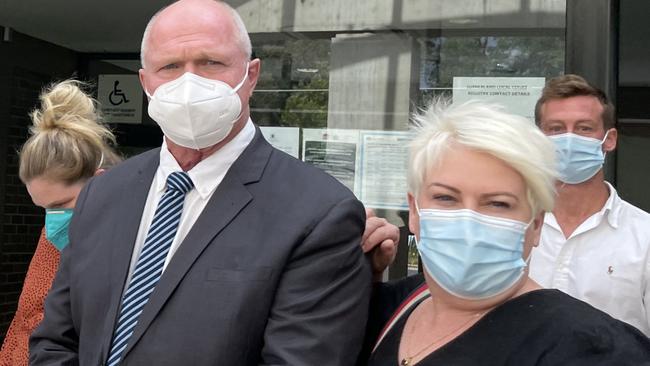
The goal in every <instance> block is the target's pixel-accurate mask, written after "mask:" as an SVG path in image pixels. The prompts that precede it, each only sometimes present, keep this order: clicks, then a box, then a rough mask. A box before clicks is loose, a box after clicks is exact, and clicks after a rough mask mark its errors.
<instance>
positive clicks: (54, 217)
mask: <svg viewBox="0 0 650 366" xmlns="http://www.w3.org/2000/svg"><path fill="white" fill-rule="evenodd" d="M70 219H72V209H69V208H57V209H46V210H45V237H46V238H47V240H49V241H50V242H51V243H52V244H54V246H55V247H56V248H57V249H58V250H59V251H62V250H63V248H65V247H66V246H67V245H68V242H69V239H68V227H69V226H70Z"/></svg>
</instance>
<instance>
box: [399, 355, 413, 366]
mask: <svg viewBox="0 0 650 366" xmlns="http://www.w3.org/2000/svg"><path fill="white" fill-rule="evenodd" d="M410 365H411V357H404V358H402V362H400V366H410Z"/></svg>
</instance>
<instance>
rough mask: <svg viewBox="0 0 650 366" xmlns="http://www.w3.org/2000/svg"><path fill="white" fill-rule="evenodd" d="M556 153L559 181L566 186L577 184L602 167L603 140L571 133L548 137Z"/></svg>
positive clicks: (603, 160) (603, 159)
mask: <svg viewBox="0 0 650 366" xmlns="http://www.w3.org/2000/svg"><path fill="white" fill-rule="evenodd" d="M549 137H550V138H551V140H552V141H553V143H554V144H555V150H556V151H557V160H558V164H557V167H558V171H559V173H560V180H561V181H562V182H564V183H568V184H579V183H582V182H585V181H587V180H589V179H590V178H591V177H593V176H594V175H596V173H598V171H599V170H600V169H601V168H602V167H603V163H604V162H605V155H604V154H603V148H602V145H603V142H604V141H605V139H606V138H607V134H605V138H603V140H602V141H601V140H598V139H594V138H590V137H584V136H580V135H576V134H573V133H563V134H561V135H555V136H549Z"/></svg>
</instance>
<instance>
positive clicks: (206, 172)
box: [125, 119, 255, 290]
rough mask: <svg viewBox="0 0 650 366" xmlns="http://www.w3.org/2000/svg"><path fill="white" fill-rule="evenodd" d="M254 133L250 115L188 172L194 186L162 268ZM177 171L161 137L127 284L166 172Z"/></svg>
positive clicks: (173, 159)
mask: <svg viewBox="0 0 650 366" xmlns="http://www.w3.org/2000/svg"><path fill="white" fill-rule="evenodd" d="M254 136H255V126H254V125H253V122H252V121H251V120H250V119H249V120H248V121H247V122H246V125H245V126H244V128H243V129H242V130H241V131H240V132H239V133H238V134H237V135H236V136H235V138H233V139H232V140H231V141H229V142H228V143H227V144H225V145H223V146H222V147H221V148H220V149H219V150H217V151H216V152H214V153H213V154H212V155H210V156H208V157H207V158H205V159H203V160H202V161H201V162H199V163H198V164H196V166H194V167H193V168H192V169H190V170H189V171H188V172H187V174H188V175H189V176H190V179H192V182H193V183H194V189H192V190H190V191H189V192H188V193H187V194H186V195H185V201H184V202H183V212H182V214H181V221H180V223H179V224H178V230H177V231H176V236H175V237H174V241H173V242H172V245H171V247H170V248H169V253H167V258H166V260H165V265H164V267H163V271H164V270H165V268H167V265H168V264H169V261H170V260H171V259H172V257H173V256H174V253H175V252H176V250H177V249H178V247H179V246H180V245H181V243H182V242H183V239H185V236H186V235H187V233H189V231H190V229H191V228H192V226H193V225H194V223H195V222H196V220H197V219H198V218H199V215H201V212H203V209H204V208H205V206H206V205H207V203H208V201H209V200H210V197H212V194H213V193H214V191H215V190H216V189H217V187H218V186H219V184H220V183H221V181H222V180H223V177H224V176H225V175H226V173H227V172H228V170H229V169H230V167H231V166H232V164H233V163H234V162H235V160H237V158H238V157H239V155H241V153H242V152H243V151H244V149H246V147H247V146H248V144H249V143H250V142H251V141H252V140H253V137H254ZM180 171H182V169H181V167H180V165H178V162H177V161H176V159H175V158H174V156H173V155H172V154H171V153H170V152H169V150H168V149H167V143H166V142H165V140H164V139H163V143H162V147H161V148H160V165H159V166H158V170H157V171H156V174H155V175H154V178H153V181H152V182H151V188H149V195H148V196H147V203H146V204H145V206H144V211H143V212H142V218H141V219H140V228H139V229H138V236H137V237H136V239H135V247H134V248H133V254H132V256H131V267H130V269H129V276H128V277H127V280H126V283H127V286H128V283H129V282H130V281H131V274H132V273H133V270H134V269H135V265H136V263H137V261H138V256H139V255H140V252H141V251H142V247H143V246H144V241H145V239H146V238H147V232H148V231H149V226H150V225H151V221H153V215H154V213H155V211H156V207H157V206H158V201H159V200H160V199H161V198H162V196H163V194H164V193H165V188H166V182H167V176H169V174H171V173H173V172H180ZM125 290H126V286H125Z"/></svg>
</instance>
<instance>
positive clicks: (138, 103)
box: [97, 74, 143, 123]
mask: <svg viewBox="0 0 650 366" xmlns="http://www.w3.org/2000/svg"><path fill="white" fill-rule="evenodd" d="M142 94H143V93H142V87H141V86H140V80H139V79H138V75H108V74H102V75H99V80H98V83H97V100H98V101H99V103H100V109H101V113H102V115H103V116H104V121H105V122H108V123H141V122H142Z"/></svg>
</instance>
